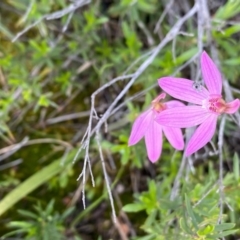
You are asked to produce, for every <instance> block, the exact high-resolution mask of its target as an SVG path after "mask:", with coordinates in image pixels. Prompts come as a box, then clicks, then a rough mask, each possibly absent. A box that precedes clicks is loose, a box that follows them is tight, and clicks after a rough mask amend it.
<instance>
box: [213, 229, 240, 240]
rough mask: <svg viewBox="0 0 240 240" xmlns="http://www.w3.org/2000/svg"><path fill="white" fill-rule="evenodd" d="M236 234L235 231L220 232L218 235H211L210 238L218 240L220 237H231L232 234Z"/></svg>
mask: <svg viewBox="0 0 240 240" xmlns="http://www.w3.org/2000/svg"><path fill="white" fill-rule="evenodd" d="M236 232H238V230H237V229H235V230H229V231H225V232H222V233H219V234H213V235H211V237H213V238H214V239H218V238H222V237H226V236H229V235H232V234H234V233H236Z"/></svg>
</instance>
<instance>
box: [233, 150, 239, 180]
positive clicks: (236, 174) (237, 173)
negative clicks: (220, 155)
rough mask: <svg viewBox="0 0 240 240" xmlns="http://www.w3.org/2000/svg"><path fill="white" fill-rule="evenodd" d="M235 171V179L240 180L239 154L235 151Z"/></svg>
mask: <svg viewBox="0 0 240 240" xmlns="http://www.w3.org/2000/svg"><path fill="white" fill-rule="evenodd" d="M233 173H234V177H235V179H236V180H237V181H238V180H239V157H238V154H237V153H236V152H235V153H234V156H233Z"/></svg>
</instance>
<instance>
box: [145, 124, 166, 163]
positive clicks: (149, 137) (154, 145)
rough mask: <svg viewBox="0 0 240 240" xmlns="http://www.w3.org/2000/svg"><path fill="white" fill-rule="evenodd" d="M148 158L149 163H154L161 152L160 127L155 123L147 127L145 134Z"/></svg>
mask: <svg viewBox="0 0 240 240" xmlns="http://www.w3.org/2000/svg"><path fill="white" fill-rule="evenodd" d="M145 143H146V147H147V154H148V158H149V160H150V161H151V162H153V163H154V162H156V161H157V160H158V159H159V157H160V155H161V152H162V127H161V126H160V125H159V124H157V123H156V122H155V121H152V123H151V124H150V125H149V127H148V130H147V132H146V134H145Z"/></svg>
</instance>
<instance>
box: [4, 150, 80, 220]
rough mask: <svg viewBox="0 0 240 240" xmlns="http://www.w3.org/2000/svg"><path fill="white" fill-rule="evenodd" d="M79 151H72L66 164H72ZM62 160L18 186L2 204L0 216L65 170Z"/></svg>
mask: <svg viewBox="0 0 240 240" xmlns="http://www.w3.org/2000/svg"><path fill="white" fill-rule="evenodd" d="M76 153H77V150H76V149H74V150H72V151H71V152H70V153H69V155H68V156H67V158H66V160H65V164H67V163H71V161H72V160H73V158H74V156H75V155H76ZM61 162H62V158H60V159H58V160H56V161H54V162H53V163H51V164H49V165H48V166H46V167H44V168H43V169H42V170H40V171H38V172H37V173H35V174H33V175H32V176H31V177H29V178H28V179H26V180H25V181H24V182H23V183H21V184H20V185H19V186H17V187H16V188H15V189H14V190H12V191H11V192H10V193H9V194H7V195H6V196H5V197H4V198H3V199H2V200H1V202H0V216H1V215H2V214H3V213H5V212H6V211H7V210H9V209H10V208H11V207H12V206H13V205H14V204H16V203H17V202H18V201H20V200H21V199H22V198H24V197H25V196H27V195H28V194H29V193H31V192H32V191H34V190H35V189H36V188H38V187H39V186H41V185H42V184H44V183H45V182H47V181H48V180H49V179H50V178H52V177H53V176H55V175H57V174H58V173H60V172H62V171H64V170H65V166H62V165H61Z"/></svg>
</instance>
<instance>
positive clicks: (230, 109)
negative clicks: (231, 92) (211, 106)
mask: <svg viewBox="0 0 240 240" xmlns="http://www.w3.org/2000/svg"><path fill="white" fill-rule="evenodd" d="M239 106H240V101H239V99H235V100H234V101H232V102H229V103H227V110H226V111H225V112H226V113H230V114H233V113H235V112H236V111H237V110H238V108H239Z"/></svg>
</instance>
